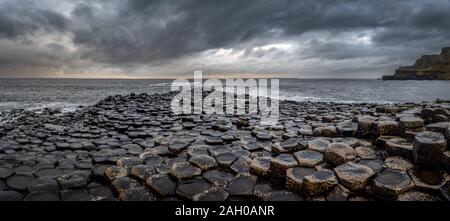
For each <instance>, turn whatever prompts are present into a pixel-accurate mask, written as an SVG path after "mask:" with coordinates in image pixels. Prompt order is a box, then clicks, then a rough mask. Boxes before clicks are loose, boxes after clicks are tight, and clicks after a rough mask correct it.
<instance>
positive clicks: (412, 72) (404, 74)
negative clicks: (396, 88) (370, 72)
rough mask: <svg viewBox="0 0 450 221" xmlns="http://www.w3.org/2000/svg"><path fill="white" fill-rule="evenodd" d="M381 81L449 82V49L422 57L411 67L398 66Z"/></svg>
mask: <svg viewBox="0 0 450 221" xmlns="http://www.w3.org/2000/svg"><path fill="white" fill-rule="evenodd" d="M383 80H450V47H446V48H443V49H442V50H441V54H440V55H422V57H420V59H418V60H417V61H416V63H415V64H414V65H412V66H400V67H399V68H398V69H397V70H395V74H394V75H386V76H383Z"/></svg>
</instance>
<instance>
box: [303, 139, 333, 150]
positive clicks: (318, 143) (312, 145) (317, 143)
mask: <svg viewBox="0 0 450 221" xmlns="http://www.w3.org/2000/svg"><path fill="white" fill-rule="evenodd" d="M329 144H330V141H328V140H324V139H314V140H311V141H309V142H308V149H310V150H315V151H318V152H321V153H323V152H325V149H327V147H328V145H329Z"/></svg>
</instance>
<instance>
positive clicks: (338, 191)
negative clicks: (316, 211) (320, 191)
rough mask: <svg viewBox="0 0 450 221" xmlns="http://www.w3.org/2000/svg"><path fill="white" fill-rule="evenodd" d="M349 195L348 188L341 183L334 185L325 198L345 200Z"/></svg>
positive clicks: (328, 199)
mask: <svg viewBox="0 0 450 221" xmlns="http://www.w3.org/2000/svg"><path fill="white" fill-rule="evenodd" d="M349 195H350V190H348V189H347V188H345V187H343V186H342V185H336V186H335V187H334V188H333V190H332V191H331V192H330V193H329V194H328V195H327V197H326V198H325V199H326V200H327V201H347V200H348V196H349Z"/></svg>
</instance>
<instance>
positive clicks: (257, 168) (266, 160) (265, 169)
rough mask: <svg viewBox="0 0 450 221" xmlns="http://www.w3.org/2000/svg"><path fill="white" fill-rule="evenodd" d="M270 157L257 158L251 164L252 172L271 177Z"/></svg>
mask: <svg viewBox="0 0 450 221" xmlns="http://www.w3.org/2000/svg"><path fill="white" fill-rule="evenodd" d="M270 161H271V158H270V157H255V158H254V159H253V160H252V162H251V163H250V171H251V172H252V173H254V174H257V175H259V176H268V175H270Z"/></svg>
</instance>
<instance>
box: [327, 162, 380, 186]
mask: <svg viewBox="0 0 450 221" xmlns="http://www.w3.org/2000/svg"><path fill="white" fill-rule="evenodd" d="M334 172H335V173H336V176H337V178H338V180H339V183H341V184H342V185H344V186H345V187H347V188H349V189H351V190H362V189H364V187H365V186H366V185H367V183H368V182H369V179H370V178H371V177H372V176H373V175H375V171H373V170H372V169H371V168H370V167H368V166H365V165H362V164H357V163H352V162H348V163H346V164H342V165H339V166H337V167H336V168H334Z"/></svg>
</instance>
